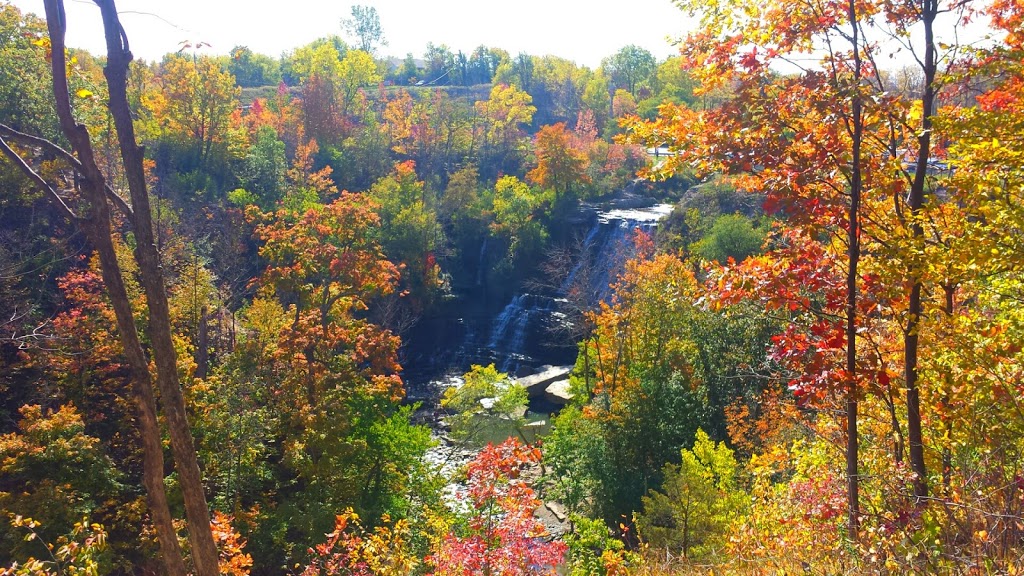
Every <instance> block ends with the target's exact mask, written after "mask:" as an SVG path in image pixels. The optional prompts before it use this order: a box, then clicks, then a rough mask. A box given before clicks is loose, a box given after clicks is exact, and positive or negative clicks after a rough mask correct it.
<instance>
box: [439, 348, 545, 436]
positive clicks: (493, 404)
mask: <svg viewBox="0 0 1024 576" xmlns="http://www.w3.org/2000/svg"><path fill="white" fill-rule="evenodd" d="M462 379H463V383H462V385H461V386H454V387H452V388H449V389H447V390H445V393H444V397H443V398H442V399H441V406H443V407H444V408H446V409H448V410H452V411H453V412H454V414H452V415H451V416H449V417H448V421H449V422H450V423H451V426H452V434H453V435H454V436H455V437H456V438H459V439H461V440H463V441H465V442H474V443H475V442H480V441H481V440H485V439H484V438H481V434H482V433H483V432H486V431H488V430H490V429H492V428H493V427H495V425H497V424H499V423H501V424H506V425H508V426H511V428H512V429H513V430H514V431H515V432H516V433H518V434H519V436H520V438H522V436H523V432H522V428H523V424H524V423H525V421H524V420H523V415H524V414H525V413H526V402H527V397H526V389H525V388H523V387H522V386H520V385H519V384H517V383H515V381H514V380H512V379H511V378H509V377H508V374H504V373H502V372H498V371H497V370H496V369H495V368H494V364H490V365H488V366H478V365H475V364H474V365H473V366H471V367H470V369H469V372H466V373H465V374H464V375H463V377H462ZM523 441H524V442H525V441H526V440H525V439H523Z"/></svg>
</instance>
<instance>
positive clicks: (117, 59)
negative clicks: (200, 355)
mask: <svg viewBox="0 0 1024 576" xmlns="http://www.w3.org/2000/svg"><path fill="white" fill-rule="evenodd" d="M95 2H96V4H97V5H98V6H99V8H100V12H101V14H102V16H103V30H104V35H105V37H106V41H107V65H106V67H105V68H104V69H103V73H104V75H105V76H106V77H107V86H108V88H109V92H110V100H109V104H108V105H109V108H110V114H111V115H112V116H113V118H114V125H115V126H116V128H117V136H118V141H119V143H120V145H121V159H122V161H123V162H124V169H125V176H126V177H127V180H128V189H129V192H130V194H131V201H132V206H133V208H134V212H133V213H134V221H133V222H132V224H133V226H132V227H133V229H134V231H135V237H136V240H137V242H136V249H135V252H134V255H135V260H136V262H137V263H138V265H139V274H140V276H141V280H142V287H143V290H144V291H145V293H146V305H147V307H148V309H149V330H148V333H149V339H150V342H151V345H152V347H153V357H154V360H155V361H156V370H157V371H156V382H157V386H159V387H160V397H161V402H162V404H163V409H164V416H165V417H166V419H167V429H168V433H169V435H170V438H171V451H172V453H173V454H174V462H175V468H176V470H177V471H178V477H179V482H180V485H181V491H182V496H183V497H184V501H185V516H186V518H187V520H188V526H189V530H188V535H189V541H190V543H191V544H192V559H193V562H194V563H195V568H196V573H197V574H198V575H199V576H216V575H217V573H218V570H219V569H218V553H217V546H216V544H215V543H214V540H213V532H212V531H211V528H210V509H209V507H208V506H207V503H206V493H205V492H204V488H203V483H202V477H201V475H200V472H199V459H198V457H197V456H196V450H195V445H194V444H193V441H192V432H191V429H190V428H189V424H188V418H187V417H186V412H185V399H184V397H183V395H182V391H181V384H180V382H179V381H178V366H177V359H176V356H175V351H174V342H173V340H172V338H171V322H170V310H169V308H168V305H167V293H166V292H165V289H164V280H163V272H162V270H161V266H160V255H159V253H158V252H157V248H156V244H155V240H154V238H153V222H152V217H151V215H150V214H151V213H150V205H149V193H148V192H147V190H146V177H145V171H144V169H143V164H142V161H143V149H142V147H141V146H139V145H138V144H137V143H136V139H135V128H134V126H133V125H132V117H131V108H130V107H129V105H128V96H127V74H128V65H129V63H130V62H131V60H132V53H131V51H130V50H129V49H128V41H127V38H126V36H125V34H124V29H123V28H122V27H121V23H120V20H119V19H118V15H117V8H116V7H115V6H114V0H95Z"/></svg>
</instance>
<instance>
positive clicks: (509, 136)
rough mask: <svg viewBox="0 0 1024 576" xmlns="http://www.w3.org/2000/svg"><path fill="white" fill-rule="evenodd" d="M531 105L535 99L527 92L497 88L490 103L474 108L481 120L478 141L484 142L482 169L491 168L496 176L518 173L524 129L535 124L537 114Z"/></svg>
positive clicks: (486, 102) (485, 102)
mask: <svg viewBox="0 0 1024 576" xmlns="http://www.w3.org/2000/svg"><path fill="white" fill-rule="evenodd" d="M532 102H533V98H532V97H531V96H530V95H529V94H527V93H526V92H525V91H523V90H521V89H519V88H516V87H515V86H509V85H507V84H497V85H495V86H494V87H493V88H491V93H490V97H489V98H488V99H487V100H484V101H478V102H476V103H475V104H474V107H475V108H476V111H477V113H478V114H479V115H480V120H481V122H480V124H479V125H478V128H477V134H475V137H476V138H479V139H480V140H481V144H480V146H479V149H480V153H481V155H482V156H483V159H484V161H482V162H481V163H480V165H481V166H482V167H483V166H487V167H490V168H491V169H492V170H495V171H496V172H501V171H503V170H504V171H508V172H515V171H516V169H517V168H518V164H519V160H520V152H521V146H520V144H521V142H522V140H523V137H524V134H523V126H524V125H528V124H530V122H532V121H533V114H534V113H535V112H536V111H537V108H536V107H535V106H534V105H533V104H532Z"/></svg>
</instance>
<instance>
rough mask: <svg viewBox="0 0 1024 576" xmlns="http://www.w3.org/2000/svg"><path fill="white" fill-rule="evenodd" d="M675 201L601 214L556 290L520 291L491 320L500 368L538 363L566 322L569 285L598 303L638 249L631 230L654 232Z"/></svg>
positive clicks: (607, 295)
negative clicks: (563, 305) (549, 292)
mask: <svg viewBox="0 0 1024 576" xmlns="http://www.w3.org/2000/svg"><path fill="white" fill-rule="evenodd" d="M671 210H672V206H671V205H669V204H660V205H657V206H654V207H652V208H646V209H639V210H611V211H608V212H601V213H598V214H597V217H596V218H595V221H594V223H593V225H591V227H590V229H589V230H588V231H587V235H586V236H585V237H584V239H583V242H582V245H581V253H580V255H579V257H578V260H577V261H576V263H575V264H574V265H573V267H572V269H571V270H570V271H569V273H568V274H567V275H566V278H565V280H564V281H563V282H562V284H561V286H560V288H559V289H558V293H557V294H554V295H548V296H545V295H539V294H526V293H523V294H516V295H515V296H513V298H512V300H511V302H509V303H508V304H507V305H506V306H505V307H504V308H503V309H502V311H501V312H500V313H499V314H498V315H497V316H496V317H495V318H494V320H493V322H492V323H491V331H490V338H489V340H488V342H487V349H488V350H489V351H490V353H491V355H492V356H493V357H494V358H495V359H496V364H497V365H498V367H499V369H500V370H502V371H505V372H511V371H514V370H516V369H517V368H518V367H519V366H520V365H523V364H531V361H534V362H532V363H534V364H536V363H538V362H536V361H537V360H538V356H540V355H544V353H545V349H546V348H547V345H548V344H549V341H550V339H551V335H550V330H548V328H549V327H551V326H553V325H554V324H556V323H564V322H565V314H562V313H561V312H560V311H559V304H561V303H564V302H566V299H565V297H566V296H567V295H569V293H570V291H573V292H576V296H578V297H581V298H582V301H583V302H585V305H586V307H591V308H592V307H595V306H597V304H598V303H599V302H601V301H605V300H607V299H608V298H610V297H611V286H610V284H611V283H612V282H614V280H615V278H616V277H617V275H618V274H619V273H620V271H621V268H622V265H623V264H624V263H625V262H626V260H627V259H629V258H631V257H632V256H633V255H634V249H633V243H632V241H633V232H634V230H636V229H640V230H643V231H645V232H653V230H654V228H655V227H656V226H657V223H658V220H659V219H661V218H662V217H663V216H665V215H666V214H668V213H669V212H671Z"/></svg>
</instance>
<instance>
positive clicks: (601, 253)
mask: <svg viewBox="0 0 1024 576" xmlns="http://www.w3.org/2000/svg"><path fill="white" fill-rule="evenodd" d="M671 209H672V207H671V205H668V204H662V205H657V206H652V207H649V208H642V209H634V210H621V209H619V210H606V211H599V210H594V209H591V210H590V212H589V215H587V216H586V219H585V220H583V221H582V222H581V221H580V220H577V224H575V225H573V226H574V228H575V229H576V230H577V232H578V234H579V236H580V237H581V238H582V240H581V241H579V242H578V243H577V246H576V250H577V251H578V254H574V255H573V260H572V262H571V263H570V264H569V265H568V266H567V267H570V266H571V268H569V270H568V271H567V273H566V274H565V276H564V278H563V279H562V280H561V284H560V285H559V284H558V282H559V280H558V279H549V282H552V283H554V285H553V286H551V287H550V288H548V289H533V290H531V291H530V292H528V293H519V294H515V295H514V296H512V297H511V299H510V300H509V301H506V302H493V301H488V300H487V299H486V294H487V293H488V291H487V290H486V286H485V285H486V264H487V261H488V260H490V258H489V257H490V256H491V255H490V254H489V251H490V250H491V249H492V248H493V246H491V245H489V244H487V243H484V244H482V245H481V246H480V253H479V256H478V258H479V264H478V269H479V272H478V274H477V277H476V278H475V279H474V280H475V284H476V286H477V288H476V293H474V295H473V296H467V297H465V299H460V300H458V301H455V302H453V303H452V304H450V305H449V308H448V310H447V311H446V312H445V313H443V314H439V315H437V316H434V317H432V318H427V319H423V320H421V322H420V323H419V324H417V325H416V326H414V328H413V331H412V333H411V334H410V336H409V338H408V340H407V343H408V345H407V346H406V348H405V349H404V352H403V353H404V354H405V356H404V357H403V359H402V364H403V366H405V368H406V373H405V375H404V376H405V379H406V386H407V393H408V395H409V397H410V398H413V399H417V400H430V399H431V398H433V397H434V396H435V395H436V392H434V391H432V385H431V384H430V382H432V381H436V380H437V379H438V378H440V377H441V376H442V375H444V374H462V373H464V372H466V371H468V370H469V368H470V365H472V364H481V365H487V364H490V363H492V362H493V363H494V364H495V365H496V366H497V368H498V369H499V370H501V371H503V372H506V373H509V374H513V375H522V374H525V373H529V372H532V371H533V370H535V369H536V368H538V367H540V366H542V365H545V364H552V365H566V364H571V363H572V362H573V360H574V358H575V354H576V347H575V342H574V340H575V339H576V338H578V335H573V330H572V328H573V326H572V323H573V321H574V319H575V318H578V311H579V310H581V309H587V308H593V307H596V305H597V303H598V302H600V301H602V300H607V299H608V298H610V297H611V288H610V286H609V284H611V283H612V282H613V281H614V280H615V278H616V276H617V275H618V274H619V272H620V270H621V267H622V264H623V263H624V262H625V261H626V259H627V258H629V257H630V256H632V254H633V250H632V238H633V231H634V230H636V229H637V228H639V229H641V230H644V231H648V232H650V231H652V230H653V229H654V227H655V226H656V225H657V222H658V220H659V219H660V218H662V217H663V216H665V215H666V214H668V213H669V212H670V211H671ZM581 213H582V214H587V212H586V209H584V210H583V211H582V212H581ZM580 223H583V224H584V226H583V227H581V226H579V224H580ZM501 304H504V305H503V306H502V305H501ZM573 310H575V311H576V313H575V314H574V313H572V311H573Z"/></svg>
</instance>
